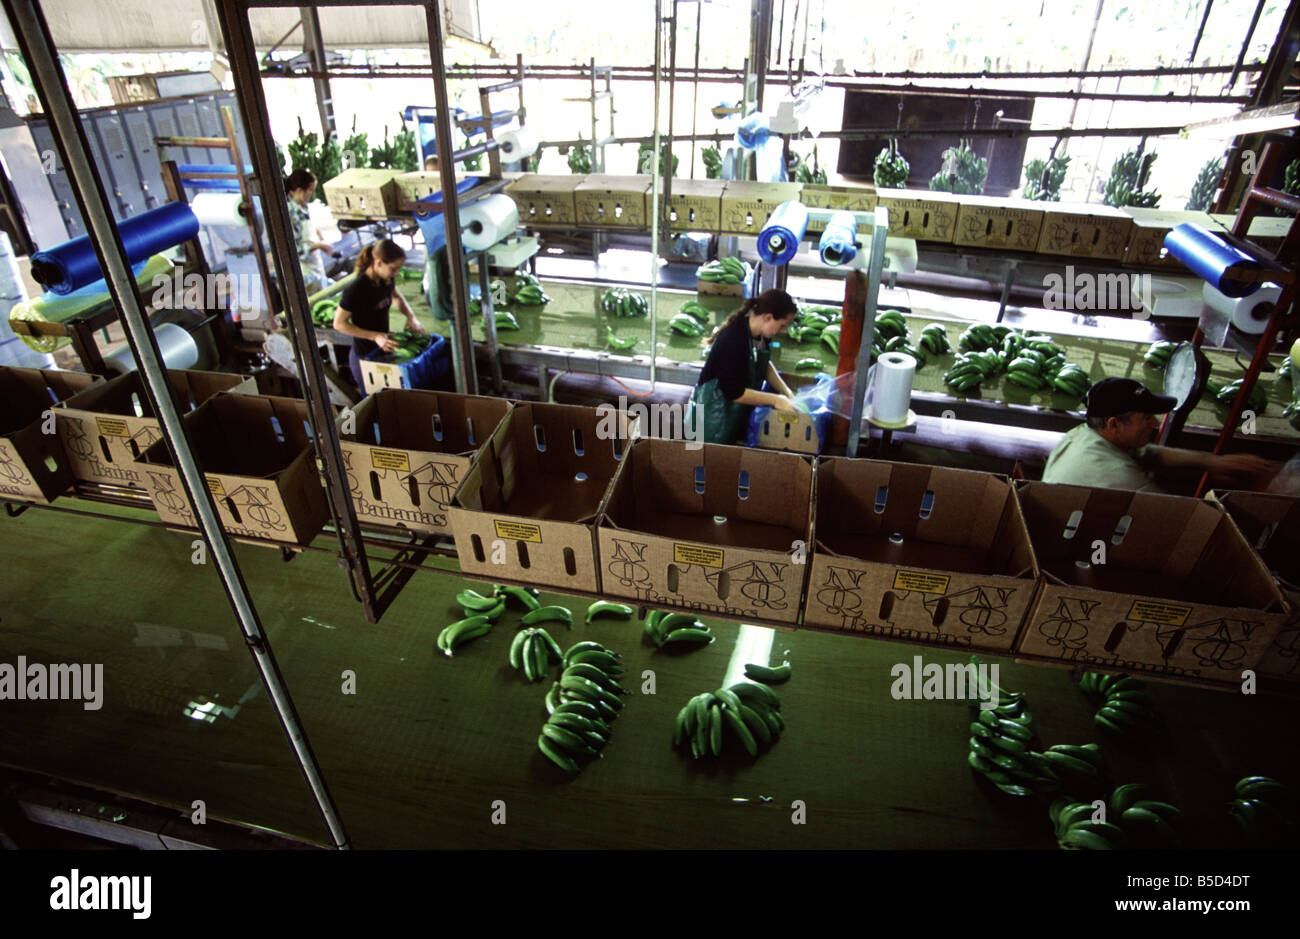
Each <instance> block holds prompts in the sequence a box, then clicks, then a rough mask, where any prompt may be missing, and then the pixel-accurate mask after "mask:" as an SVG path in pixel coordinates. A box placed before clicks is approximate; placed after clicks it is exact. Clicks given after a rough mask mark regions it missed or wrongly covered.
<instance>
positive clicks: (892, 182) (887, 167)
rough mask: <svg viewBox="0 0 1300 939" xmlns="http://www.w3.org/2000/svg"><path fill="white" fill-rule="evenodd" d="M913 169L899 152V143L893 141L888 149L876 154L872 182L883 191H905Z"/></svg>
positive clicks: (883, 148) (884, 148)
mask: <svg viewBox="0 0 1300 939" xmlns="http://www.w3.org/2000/svg"><path fill="white" fill-rule="evenodd" d="M911 172H912V168H911V167H910V166H909V165H908V163H907V160H905V159H904V158H903V155H902V154H901V153H899V152H898V141H896V140H891V141H890V142H889V146H888V147H882V148H881V149H880V152H879V153H877V154H876V161H875V163H874V164H873V165H872V182H874V183H875V184H876V185H877V186H879V187H880V188H882V189H903V188H906V186H907V177H908V176H909V175H910V174H911Z"/></svg>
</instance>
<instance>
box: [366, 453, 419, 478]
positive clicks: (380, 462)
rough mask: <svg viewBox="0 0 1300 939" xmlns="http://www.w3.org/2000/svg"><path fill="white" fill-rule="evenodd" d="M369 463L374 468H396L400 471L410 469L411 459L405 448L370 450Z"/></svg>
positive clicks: (405, 471) (406, 471)
mask: <svg viewBox="0 0 1300 939" xmlns="http://www.w3.org/2000/svg"><path fill="white" fill-rule="evenodd" d="M370 465H371V466H373V467H374V468H375V469H381V470H397V471H399V472H402V473H409V472H410V471H411V459H410V456H409V455H408V454H407V452H406V451H405V450H380V449H379V448H378V447H372V448H371V450H370Z"/></svg>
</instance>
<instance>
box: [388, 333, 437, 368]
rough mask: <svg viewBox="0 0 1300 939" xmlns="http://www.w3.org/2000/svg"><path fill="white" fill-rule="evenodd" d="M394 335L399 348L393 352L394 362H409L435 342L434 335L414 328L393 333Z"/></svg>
mask: <svg viewBox="0 0 1300 939" xmlns="http://www.w3.org/2000/svg"><path fill="white" fill-rule="evenodd" d="M392 337H393V339H394V341H396V342H397V348H396V349H394V350H393V352H392V357H393V361H394V362H409V361H410V360H411V359H414V358H415V357H416V356H418V355H420V353H422V352H423V351H424V350H425V349H427V348H429V346H430V345H431V344H432V343H433V337H432V336H430V335H429V334H428V333H418V332H416V331H415V330H413V329H403V330H401V331H400V332H396V333H393V334H392Z"/></svg>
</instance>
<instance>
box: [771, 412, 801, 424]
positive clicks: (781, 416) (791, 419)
mask: <svg viewBox="0 0 1300 939" xmlns="http://www.w3.org/2000/svg"><path fill="white" fill-rule="evenodd" d="M776 419H777V420H778V421H780V422H781V423H782V424H797V423H799V415H798V414H791V413H789V412H788V411H778V412H777V413H776Z"/></svg>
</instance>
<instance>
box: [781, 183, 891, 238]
mask: <svg viewBox="0 0 1300 939" xmlns="http://www.w3.org/2000/svg"><path fill="white" fill-rule="evenodd" d="M877 200H878V196H877V195H876V187H875V186H817V185H813V184H811V183H805V184H804V187H803V192H802V193H800V195H799V201H800V202H802V203H803V204H804V205H806V206H807V207H808V208H810V209H830V210H832V211H838V210H840V209H843V210H845V211H848V212H874V211H875V210H876V202H877ZM808 230H809V231H811V232H821V231H825V230H826V223H825V222H823V221H818V220H815V219H809V220H808Z"/></svg>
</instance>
